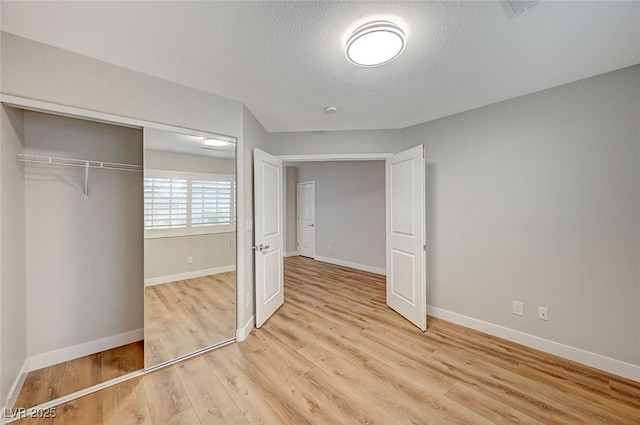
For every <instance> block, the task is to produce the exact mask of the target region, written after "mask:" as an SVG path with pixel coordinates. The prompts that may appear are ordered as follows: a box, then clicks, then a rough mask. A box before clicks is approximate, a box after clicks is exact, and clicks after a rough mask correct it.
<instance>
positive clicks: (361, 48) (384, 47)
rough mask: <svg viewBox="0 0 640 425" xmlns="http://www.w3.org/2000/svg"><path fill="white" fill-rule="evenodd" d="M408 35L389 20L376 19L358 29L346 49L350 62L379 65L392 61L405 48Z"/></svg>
mask: <svg viewBox="0 0 640 425" xmlns="http://www.w3.org/2000/svg"><path fill="white" fill-rule="evenodd" d="M406 40H407V38H406V35H405V33H404V31H403V30H402V28H400V27H399V26H397V25H396V24H394V23H393V22H389V21H374V22H369V23H368V24H364V25H363V26H361V27H359V28H358V29H356V30H355V31H354V32H353V34H351V36H350V37H349V40H347V44H346V45H345V48H344V51H345V55H346V56H347V59H348V60H349V62H351V63H353V64H354V65H358V66H378V65H382V64H385V63H387V62H391V61H392V60H394V59H395V58H397V57H398V56H399V55H400V53H402V51H403V50H404V47H405V44H406Z"/></svg>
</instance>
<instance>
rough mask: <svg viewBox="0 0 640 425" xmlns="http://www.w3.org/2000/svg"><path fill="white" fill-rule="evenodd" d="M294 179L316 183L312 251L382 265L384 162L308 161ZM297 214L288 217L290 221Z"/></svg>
mask: <svg viewBox="0 0 640 425" xmlns="http://www.w3.org/2000/svg"><path fill="white" fill-rule="evenodd" d="M297 168H298V182H306V181H315V182H316V255H317V256H322V257H328V258H333V259H336V260H342V261H348V262H350V263H355V264H362V265H365V266H370V267H376V268H379V269H384V268H385V241H386V236H385V232H386V230H385V226H386V222H385V214H386V210H385V165H384V161H353V162H338V161H336V162H306V163H301V164H298V165H297ZM295 219H296V216H295V214H294V215H293V216H291V215H288V216H287V221H288V222H289V223H290V222H291V221H293V222H294V225H295Z"/></svg>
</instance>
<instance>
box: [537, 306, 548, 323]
mask: <svg viewBox="0 0 640 425" xmlns="http://www.w3.org/2000/svg"><path fill="white" fill-rule="evenodd" d="M538 319H540V320H549V309H548V308H547V307H538Z"/></svg>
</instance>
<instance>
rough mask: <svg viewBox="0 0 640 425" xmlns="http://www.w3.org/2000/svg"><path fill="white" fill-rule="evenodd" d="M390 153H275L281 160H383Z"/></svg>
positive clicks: (389, 155) (390, 154)
mask: <svg viewBox="0 0 640 425" xmlns="http://www.w3.org/2000/svg"><path fill="white" fill-rule="evenodd" d="M391 156H393V154H392V153H324V154H313V155H276V158H280V159H281V160H282V162H314V161H384V160H385V159H387V158H389V157H391Z"/></svg>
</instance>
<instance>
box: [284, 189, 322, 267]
mask: <svg viewBox="0 0 640 425" xmlns="http://www.w3.org/2000/svg"><path fill="white" fill-rule="evenodd" d="M302 184H313V198H314V199H313V218H314V220H315V217H316V200H317V197H316V181H315V180H310V181H306V182H296V252H297V253H298V255H301V254H300V231H299V230H300V229H299V226H298V222H299V221H300V218H299V217H300V215H299V214H298V205H299V204H298V187H299V186H300V185H302ZM285 186H286V184H285ZM284 220H285V223H286V220H287V215H286V212H285V213H284ZM313 233H314V235H313V257H311V258H313V259H314V260H315V259H316V249H317V240H316V236H317V234H316V227H315V223H314V226H313Z"/></svg>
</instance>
